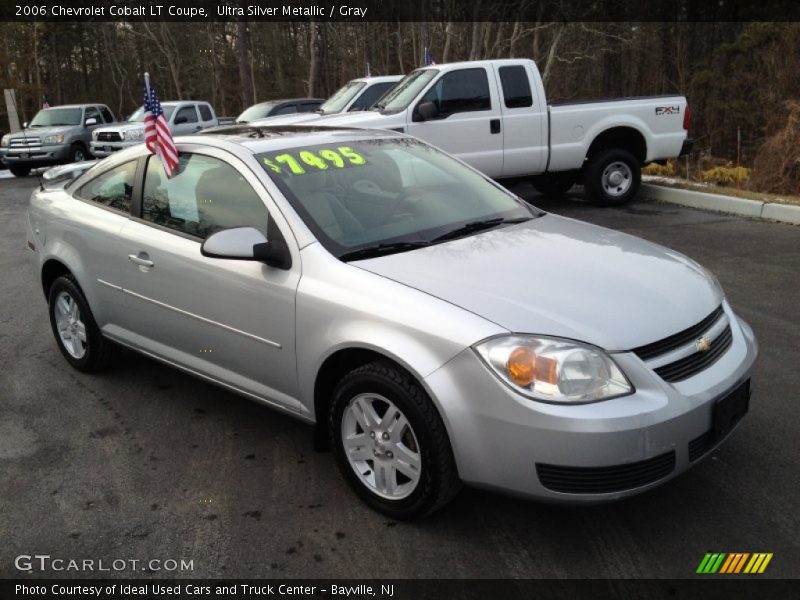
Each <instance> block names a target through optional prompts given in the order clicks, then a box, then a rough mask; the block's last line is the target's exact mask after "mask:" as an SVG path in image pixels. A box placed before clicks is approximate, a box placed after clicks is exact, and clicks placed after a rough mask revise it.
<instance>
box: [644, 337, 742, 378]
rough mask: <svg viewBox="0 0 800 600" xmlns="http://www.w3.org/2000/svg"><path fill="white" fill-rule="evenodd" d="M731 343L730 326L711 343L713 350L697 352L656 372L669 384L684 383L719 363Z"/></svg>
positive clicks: (659, 368)
mask: <svg viewBox="0 0 800 600" xmlns="http://www.w3.org/2000/svg"><path fill="white" fill-rule="evenodd" d="M731 343H733V334H732V333H731V326H730V325H728V326H727V327H725V329H724V330H723V331H722V333H721V334H719V335H718V336H717V339H715V340H713V341H712V342H711V350H708V351H707V352H700V351H697V352H695V353H694V354H690V355H689V356H686V357H684V358H681V359H680V360H676V361H675V362H673V363H669V364H668V365H664V366H663V367H658V368H657V369H655V372H656V374H657V375H658V376H659V377H661V378H662V379H663V380H664V381H667V382H669V383H675V382H676V381H683V380H684V379H688V378H689V377H691V376H692V375H695V374H697V373H699V372H700V371H702V370H703V369H705V368H707V367H710V366H711V365H712V364H713V363H715V362H717V359H719V358H720V357H721V356H722V355H723V354H725V351H726V350H727V349H728V348H730V347H731Z"/></svg>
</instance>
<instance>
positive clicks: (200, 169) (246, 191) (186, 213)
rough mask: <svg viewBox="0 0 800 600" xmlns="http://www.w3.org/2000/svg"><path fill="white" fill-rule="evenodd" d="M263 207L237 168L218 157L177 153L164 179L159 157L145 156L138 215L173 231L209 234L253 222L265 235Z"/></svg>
mask: <svg viewBox="0 0 800 600" xmlns="http://www.w3.org/2000/svg"><path fill="white" fill-rule="evenodd" d="M268 217H269V215H268V213H267V208H266V207H265V206H264V203H263V202H262V200H261V198H260V197H259V195H258V194H257V193H256V191H255V190H254V189H253V188H252V187H251V186H250V184H249V183H247V181H245V179H244V177H242V175H241V173H239V171H237V170H236V169H234V168H233V167H232V166H230V165H229V164H228V163H226V162H223V161H221V160H219V159H217V158H212V157H210V156H204V155H202V154H181V155H180V165H179V167H178V170H177V172H176V174H174V175H173V176H172V178H170V179H167V176H166V174H165V173H164V168H163V167H162V166H161V161H159V160H158V158H157V157H155V156H151V157H150V158H149V159H148V161H147V170H146V172H145V179H144V194H143V197H142V218H143V219H144V220H145V221H150V222H151V223H155V224H157V225H163V226H164V227H169V228H170V229H174V230H175V231H180V232H182V233H187V234H189V235H193V236H196V237H199V238H201V239H205V238H207V237H208V236H209V235H211V234H212V233H214V232H215V231H219V230H220V229H228V228H230V227H246V226H249V227H255V228H256V229H258V230H260V231H261V232H263V233H264V235H266V234H267V221H268Z"/></svg>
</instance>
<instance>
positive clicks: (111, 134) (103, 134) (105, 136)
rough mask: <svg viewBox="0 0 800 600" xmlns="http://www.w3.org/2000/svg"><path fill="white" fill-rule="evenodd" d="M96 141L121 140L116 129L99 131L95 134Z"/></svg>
mask: <svg viewBox="0 0 800 600" xmlns="http://www.w3.org/2000/svg"><path fill="white" fill-rule="evenodd" d="M97 141H98V142H121V141H122V136H121V135H120V134H119V132H117V131H100V132H98V134H97Z"/></svg>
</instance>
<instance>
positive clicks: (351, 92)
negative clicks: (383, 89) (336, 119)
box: [319, 81, 367, 115]
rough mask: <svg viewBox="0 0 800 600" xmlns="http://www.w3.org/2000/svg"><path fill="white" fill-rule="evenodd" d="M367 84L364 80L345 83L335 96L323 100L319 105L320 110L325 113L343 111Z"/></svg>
mask: <svg viewBox="0 0 800 600" xmlns="http://www.w3.org/2000/svg"><path fill="white" fill-rule="evenodd" d="M365 85H367V84H366V83H364V82H363V81H351V82H349V83H346V84H344V85H343V86H342V87H340V88H339V89H338V90H337V91H336V93H334V94H333V96H331V97H330V98H328V99H327V100H326V101H325V102H323V104H322V106H320V107H319V111H320V112H321V113H322V114H323V115H329V114H333V113H340V112H342V111H343V110H344V107H345V106H347V104H348V103H349V102H350V101H351V100H352V99H353V98H355V97H356V95H357V94H358V92H360V91H361V90H362V89H364V86H365Z"/></svg>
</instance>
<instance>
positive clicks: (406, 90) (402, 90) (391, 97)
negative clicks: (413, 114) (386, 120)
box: [374, 69, 438, 112]
mask: <svg viewBox="0 0 800 600" xmlns="http://www.w3.org/2000/svg"><path fill="white" fill-rule="evenodd" d="M437 73H438V71H437V70H436V69H423V70H420V71H414V72H413V73H411V74H409V75H406V76H405V77H404V78H403V79H402V80H400V81H399V82H398V83H397V85H395V86H394V87H393V88H392V89H390V90H389V91H388V92H386V95H385V96H384V97H383V98H381V99H380V100H378V102H376V103H375V106H374V108H377V109H379V110H380V111H381V112H399V111H401V110H404V109H405V108H406V107H407V106H408V105H409V104H411V101H412V100H414V98H416V97H417V95H418V94H419V93H420V92H421V91H422V90H423V88H424V87H425V86H426V85H428V82H429V81H430V80H431V79H433V78H434V77H435V76H436V74H437Z"/></svg>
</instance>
